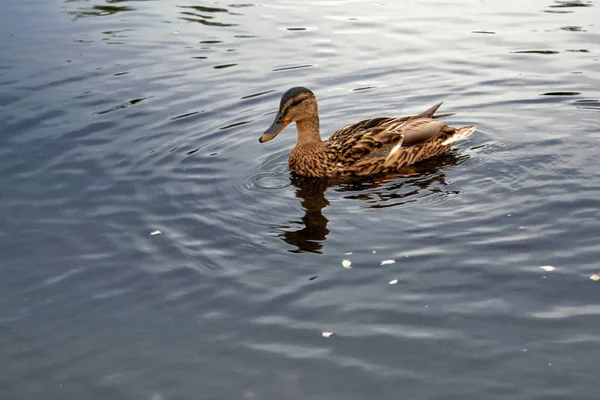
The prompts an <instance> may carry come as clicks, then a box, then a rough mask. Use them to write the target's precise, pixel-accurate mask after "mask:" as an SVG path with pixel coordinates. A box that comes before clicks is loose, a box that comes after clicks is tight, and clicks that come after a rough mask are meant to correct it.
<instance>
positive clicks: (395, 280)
mask: <svg viewBox="0 0 600 400" xmlns="http://www.w3.org/2000/svg"><path fill="white" fill-rule="evenodd" d="M396 283H398V279H392V280H391V281H390V285H395V284H396Z"/></svg>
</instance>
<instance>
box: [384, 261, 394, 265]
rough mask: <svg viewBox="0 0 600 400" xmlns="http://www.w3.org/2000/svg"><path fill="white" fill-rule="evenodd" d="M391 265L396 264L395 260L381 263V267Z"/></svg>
mask: <svg viewBox="0 0 600 400" xmlns="http://www.w3.org/2000/svg"><path fill="white" fill-rule="evenodd" d="M389 264H396V261H395V260H383V261H382V262H381V265H389Z"/></svg>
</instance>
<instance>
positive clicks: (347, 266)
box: [342, 260, 352, 269]
mask: <svg viewBox="0 0 600 400" xmlns="http://www.w3.org/2000/svg"><path fill="white" fill-rule="evenodd" d="M351 265H352V261H350V260H344V261H342V266H343V267H344V268H348V269H350V268H352V267H351Z"/></svg>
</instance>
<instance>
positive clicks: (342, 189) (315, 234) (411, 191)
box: [275, 152, 468, 254]
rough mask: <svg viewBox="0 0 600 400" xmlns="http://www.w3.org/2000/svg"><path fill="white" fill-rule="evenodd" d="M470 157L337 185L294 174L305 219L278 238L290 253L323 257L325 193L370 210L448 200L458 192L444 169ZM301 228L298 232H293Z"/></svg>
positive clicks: (442, 159) (455, 157)
mask: <svg viewBox="0 0 600 400" xmlns="http://www.w3.org/2000/svg"><path fill="white" fill-rule="evenodd" d="M466 159H468V156H467V155H465V154H461V155H460V156H458V155H456V153H455V152H450V153H447V154H446V155H444V156H441V157H438V158H436V159H433V160H430V161H426V162H423V163H419V164H415V165H412V166H410V167H407V168H406V170H405V171H403V173H402V174H399V173H398V174H394V175H384V176H379V177H369V178H362V179H353V180H352V181H347V180H346V181H339V180H338V181H334V180H331V179H323V178H310V177H305V176H300V175H297V174H295V173H293V172H292V173H291V175H290V181H291V183H292V185H293V186H295V187H296V197H297V198H299V199H301V203H300V204H301V205H302V208H303V210H304V216H303V217H302V219H301V220H300V221H298V220H293V221H290V222H288V223H287V224H286V225H280V226H276V227H275V228H276V231H277V234H278V235H279V237H281V239H283V241H285V242H286V243H288V244H289V245H291V246H293V247H294V248H293V249H291V250H289V251H290V252H291V253H304V252H310V253H319V254H320V253H321V249H322V248H323V246H324V244H325V240H326V239H327V235H328V234H329V229H328V228H327V224H328V223H329V220H328V219H327V218H326V217H325V216H324V215H323V210H324V209H325V208H326V207H327V206H329V201H328V200H327V198H326V197H325V192H326V191H327V189H329V188H333V190H334V191H335V192H338V193H347V194H346V195H344V198H346V199H354V200H363V201H365V203H366V204H367V205H366V206H365V207H368V208H384V207H394V206H401V205H403V204H407V203H412V202H417V201H419V200H420V199H423V198H424V197H427V196H429V195H433V194H437V195H438V196H439V195H441V196H446V195H452V194H456V193H457V192H456V191H451V190H445V189H444V187H445V186H447V183H446V175H445V173H444V167H447V166H452V165H457V164H459V163H462V162H463V161H465V160H466ZM298 226H300V228H299V229H294V228H295V227H298Z"/></svg>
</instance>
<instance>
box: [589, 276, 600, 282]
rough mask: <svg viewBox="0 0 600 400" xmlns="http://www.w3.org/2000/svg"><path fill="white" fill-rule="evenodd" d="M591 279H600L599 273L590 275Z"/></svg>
mask: <svg viewBox="0 0 600 400" xmlns="http://www.w3.org/2000/svg"><path fill="white" fill-rule="evenodd" d="M590 279H591V280H593V281H600V276H598V275H592V276H590Z"/></svg>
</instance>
